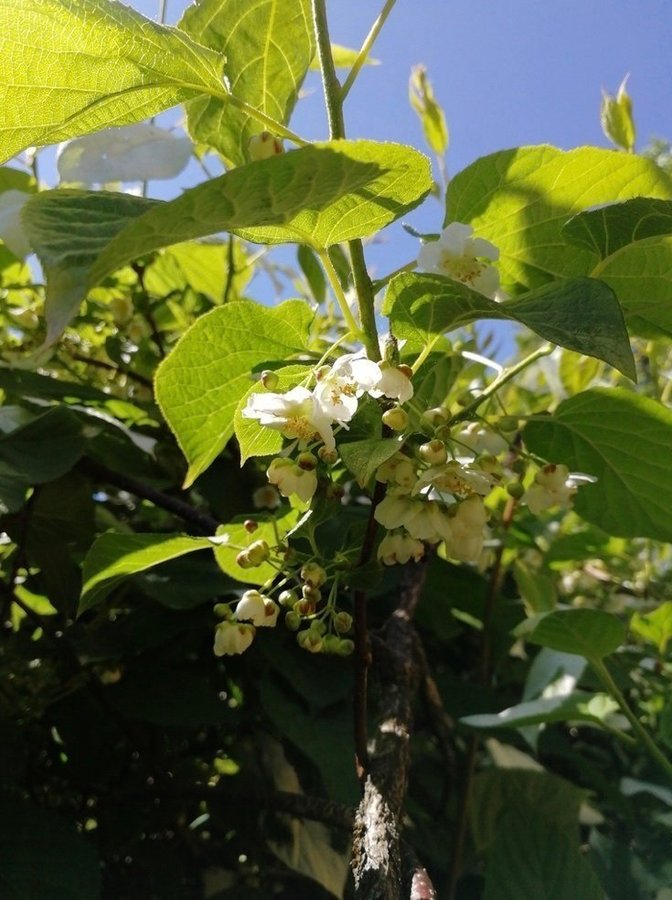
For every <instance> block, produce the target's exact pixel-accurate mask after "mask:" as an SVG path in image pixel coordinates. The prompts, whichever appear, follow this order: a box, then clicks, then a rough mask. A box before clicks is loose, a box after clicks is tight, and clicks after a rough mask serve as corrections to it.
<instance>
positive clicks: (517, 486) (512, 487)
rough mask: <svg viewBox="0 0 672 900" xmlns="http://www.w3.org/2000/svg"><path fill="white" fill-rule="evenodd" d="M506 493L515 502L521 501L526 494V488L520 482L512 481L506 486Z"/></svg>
mask: <svg viewBox="0 0 672 900" xmlns="http://www.w3.org/2000/svg"><path fill="white" fill-rule="evenodd" d="M506 493H507V494H508V495H509V497H513V499H514V500H520V498H521V497H522V496H523V494H524V493H525V488H524V487H523V485H522V484H521V483H520V482H519V481H510V482H509V483H508V484H507V486H506Z"/></svg>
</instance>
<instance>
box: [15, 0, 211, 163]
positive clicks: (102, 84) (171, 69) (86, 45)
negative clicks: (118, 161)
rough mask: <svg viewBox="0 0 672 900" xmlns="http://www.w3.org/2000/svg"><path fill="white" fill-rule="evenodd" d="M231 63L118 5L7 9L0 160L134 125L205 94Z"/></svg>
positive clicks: (43, 4) (100, 0) (44, 4)
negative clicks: (74, 138) (82, 136)
mask: <svg viewBox="0 0 672 900" xmlns="http://www.w3.org/2000/svg"><path fill="white" fill-rule="evenodd" d="M222 70H223V58H222V57H221V56H220V55H219V54H218V53H215V52H213V51H212V50H208V49H206V48H205V47H202V46H200V45H199V44H197V43H196V42H195V41H193V40H192V39H191V38H190V37H189V36H188V35H186V34H185V33H184V32H181V31H178V30H177V29H175V28H168V27H166V26H163V25H158V24H157V23H155V22H152V21H150V20H149V19H146V18H145V17H144V16H141V15H140V13H137V12H135V10H133V9H130V8H129V7H128V6H124V5H123V4H121V3H114V2H111V0H0V84H1V85H2V90H1V91H0V103H1V104H2V108H3V124H2V128H0V160H6V159H10V158H11V157H12V156H14V155H15V154H16V153H18V152H19V151H20V150H23V149H24V148H25V147H31V146H38V147H41V146H44V145H45V144H55V143H57V142H58V141H65V140H67V139H68V138H72V137H77V136H78V135H81V134H87V133H88V132H91V131H100V130H101V129H103V128H109V127H111V126H114V125H128V124H130V123H132V122H139V121H142V120H143V119H147V118H149V117H150V116H152V115H154V114H155V113H158V112H161V111H162V110H164V109H168V108H169V107H171V106H175V105H176V104H178V103H182V102H183V101H185V100H188V99H190V98H191V97H196V96H198V95H199V94H211V95H213V96H216V97H220V98H225V97H226V96H227V91H226V89H225V88H224V85H223V83H222Z"/></svg>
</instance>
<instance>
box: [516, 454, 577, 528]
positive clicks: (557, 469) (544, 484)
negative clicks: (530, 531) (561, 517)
mask: <svg viewBox="0 0 672 900" xmlns="http://www.w3.org/2000/svg"><path fill="white" fill-rule="evenodd" d="M575 493H576V485H575V484H573V483H572V481H571V479H570V477H569V469H568V468H567V466H564V465H558V464H556V463H550V464H549V465H547V466H544V467H543V469H540V470H539V471H538V472H537V474H536V475H535V477H534V484H533V485H531V486H530V487H529V488H528V489H527V490H526V491H525V494H524V495H523V499H522V502H523V503H526V504H527V506H528V507H529V510H530V512H531V513H533V514H534V515H535V516H537V515H539V513H540V512H541V511H542V510H544V509H548V508H549V507H551V506H561V507H564V508H565V509H567V508H569V507H570V506H571V505H572V498H573V497H574V494H575Z"/></svg>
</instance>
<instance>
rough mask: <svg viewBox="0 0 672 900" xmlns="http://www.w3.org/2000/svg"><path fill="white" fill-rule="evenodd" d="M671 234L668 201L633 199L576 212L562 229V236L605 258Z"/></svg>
mask: <svg viewBox="0 0 672 900" xmlns="http://www.w3.org/2000/svg"><path fill="white" fill-rule="evenodd" d="M661 234H672V202H670V201H669V200H654V199H651V198H650V197H635V198H634V199H632V200H626V201H625V203H612V204H610V205H609V206H603V207H602V208H601V209H590V210H587V211H586V212H582V213H578V214H577V215H576V216H572V218H571V219H570V220H569V221H568V222H565V224H564V225H563V226H562V236H563V237H564V238H565V240H567V241H570V242H571V243H572V244H575V245H576V246H577V247H584V248H585V249H587V250H590V251H591V252H594V253H597V254H598V255H599V257H600V259H606V258H607V256H611V255H612V253H615V252H616V251H617V250H620V249H621V248H622V247H627V245H628V244H633V243H634V242H635V241H641V240H644V238H649V237H656V236H658V235H661Z"/></svg>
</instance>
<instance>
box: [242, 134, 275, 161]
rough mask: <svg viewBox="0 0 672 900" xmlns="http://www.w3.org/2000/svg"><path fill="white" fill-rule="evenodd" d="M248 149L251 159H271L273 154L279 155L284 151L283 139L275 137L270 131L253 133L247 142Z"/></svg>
mask: <svg viewBox="0 0 672 900" xmlns="http://www.w3.org/2000/svg"><path fill="white" fill-rule="evenodd" d="M247 150H248V153H249V154H250V159H251V160H252V161H253V162H256V161H257V160H260V159H270V157H271V156H278V155H279V154H280V153H283V152H284V147H283V146H282V141H281V140H280V138H277V137H275V136H274V135H272V134H271V132H270V131H262V132H261V133H260V134H253V135H252V137H251V138H250V139H249V141H248V142H247Z"/></svg>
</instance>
